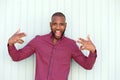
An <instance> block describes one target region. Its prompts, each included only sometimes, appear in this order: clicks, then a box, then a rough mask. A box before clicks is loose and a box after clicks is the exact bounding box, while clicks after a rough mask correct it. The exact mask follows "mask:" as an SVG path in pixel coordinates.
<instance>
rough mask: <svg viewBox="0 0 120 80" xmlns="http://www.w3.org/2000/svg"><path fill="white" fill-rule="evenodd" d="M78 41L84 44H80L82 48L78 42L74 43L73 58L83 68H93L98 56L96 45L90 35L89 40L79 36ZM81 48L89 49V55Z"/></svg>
mask: <svg viewBox="0 0 120 80" xmlns="http://www.w3.org/2000/svg"><path fill="white" fill-rule="evenodd" d="M77 42H78V43H81V44H82V45H81V46H80V49H79V48H78V46H77V45H76V44H75V45H74V51H73V54H72V57H73V59H74V60H75V61H76V62H77V63H78V64H79V65H81V66H82V67H83V68H85V69H88V70H90V69H92V67H93V65H94V63H95V60H96V57H97V54H96V48H95V45H94V44H93V43H92V41H91V40H90V38H89V36H88V40H85V39H82V38H79V40H78V41H77ZM81 50H89V51H90V53H89V56H88V57H87V56H85V55H84V54H83V53H82V52H81Z"/></svg>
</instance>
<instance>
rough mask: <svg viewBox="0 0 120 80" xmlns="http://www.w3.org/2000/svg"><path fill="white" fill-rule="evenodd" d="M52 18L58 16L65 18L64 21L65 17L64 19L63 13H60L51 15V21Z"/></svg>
mask: <svg viewBox="0 0 120 80" xmlns="http://www.w3.org/2000/svg"><path fill="white" fill-rule="evenodd" d="M54 16H60V17H64V18H65V20H66V17H65V15H64V14H63V13H61V12H56V13H54V14H53V15H52V18H51V20H52V19H53V17H54Z"/></svg>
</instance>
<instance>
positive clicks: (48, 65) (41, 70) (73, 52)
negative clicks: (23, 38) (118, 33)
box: [8, 33, 96, 80]
mask: <svg viewBox="0 0 120 80" xmlns="http://www.w3.org/2000/svg"><path fill="white" fill-rule="evenodd" d="M8 51H9V54H10V56H11V57H12V59H13V60H14V61H20V60H22V59H25V58H27V57H29V56H31V55H32V54H33V53H35V54H36V75H35V80H68V74H69V70H70V63H71V59H72V58H73V59H74V60H75V61H76V62H77V63H78V64H79V65H81V66H82V67H84V68H85V69H91V68H92V67H93V65H94V62H95V59H96V53H91V52H90V54H89V56H88V57H86V56H84V55H83V54H82V52H81V51H80V50H79V48H78V46H77V45H76V42H75V41H73V40H71V39H69V38H66V37H65V36H63V37H62V38H61V39H60V40H58V42H57V43H56V44H55V45H54V43H53V40H52V34H51V33H50V34H47V35H43V36H36V37H35V38H34V39H32V40H31V41H30V42H29V43H28V44H27V45H26V46H25V47H24V48H22V49H19V50H17V49H16V48H15V46H8Z"/></svg>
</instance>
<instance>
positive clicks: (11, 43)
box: [8, 30, 34, 61]
mask: <svg viewBox="0 0 120 80" xmlns="http://www.w3.org/2000/svg"><path fill="white" fill-rule="evenodd" d="M25 36H26V34H25V33H20V30H18V31H17V32H16V33H14V34H13V35H12V36H11V37H10V38H9V40H8V52H9V55H10V56H11V58H12V60H13V61H20V60H22V59H25V58H27V57H29V56H30V55H32V54H33V53H34V48H33V47H32V46H31V43H32V42H29V43H28V44H27V45H26V46H25V47H23V48H22V49H19V50H17V49H16V47H15V43H20V44H22V43H23V42H24V41H23V40H22V39H21V38H22V37H25Z"/></svg>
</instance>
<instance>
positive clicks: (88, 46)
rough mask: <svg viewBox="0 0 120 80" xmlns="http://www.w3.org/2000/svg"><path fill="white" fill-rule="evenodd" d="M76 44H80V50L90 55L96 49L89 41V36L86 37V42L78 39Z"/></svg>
mask: <svg viewBox="0 0 120 80" xmlns="http://www.w3.org/2000/svg"><path fill="white" fill-rule="evenodd" d="M77 42H78V43H80V44H81V46H80V50H89V51H91V52H92V53H95V50H96V48H95V45H94V44H93V43H92V41H91V40H90V37H89V35H88V36H87V40H85V39H82V38H79V39H78V40H77Z"/></svg>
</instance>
